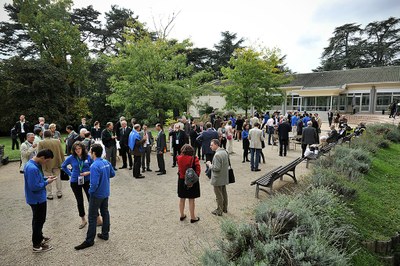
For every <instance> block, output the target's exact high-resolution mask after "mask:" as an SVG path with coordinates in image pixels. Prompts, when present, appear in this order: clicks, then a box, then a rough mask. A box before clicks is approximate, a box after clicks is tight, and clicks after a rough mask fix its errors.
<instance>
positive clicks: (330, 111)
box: [328, 109, 333, 128]
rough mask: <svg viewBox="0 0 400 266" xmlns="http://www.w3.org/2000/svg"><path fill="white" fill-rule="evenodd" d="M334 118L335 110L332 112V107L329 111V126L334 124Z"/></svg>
mask: <svg viewBox="0 0 400 266" xmlns="http://www.w3.org/2000/svg"><path fill="white" fill-rule="evenodd" d="M332 120H333V112H332V109H329V111H328V123H329V128H330V127H331V125H332Z"/></svg>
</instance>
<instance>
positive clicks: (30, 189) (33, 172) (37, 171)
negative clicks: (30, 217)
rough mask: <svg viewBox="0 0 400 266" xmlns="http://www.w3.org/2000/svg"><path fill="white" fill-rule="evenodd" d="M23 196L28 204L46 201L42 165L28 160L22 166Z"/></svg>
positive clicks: (45, 184) (45, 182)
mask: <svg viewBox="0 0 400 266" xmlns="http://www.w3.org/2000/svg"><path fill="white" fill-rule="evenodd" d="M24 179H25V198H26V203H28V204H39V203H43V202H45V201H46V186H47V184H48V182H47V180H45V179H44V174H43V171H42V166H41V165H40V164H39V163H37V162H35V161H34V160H29V161H28V162H27V163H26V165H25V167H24Z"/></svg>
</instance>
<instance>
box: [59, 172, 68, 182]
mask: <svg viewBox="0 0 400 266" xmlns="http://www.w3.org/2000/svg"><path fill="white" fill-rule="evenodd" d="M60 179H61V180H62V181H69V176H68V174H67V173H66V172H65V171H64V170H63V169H60Z"/></svg>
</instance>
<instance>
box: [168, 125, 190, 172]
mask: <svg viewBox="0 0 400 266" xmlns="http://www.w3.org/2000/svg"><path fill="white" fill-rule="evenodd" d="M171 136H172V148H173V151H171V154H172V156H173V158H172V159H173V164H172V167H175V166H176V157H177V156H178V155H179V154H181V148H182V146H183V145H184V144H186V143H187V138H186V134H185V131H183V130H182V129H181V128H180V127H179V124H178V123H176V124H175V125H174V131H173V132H171Z"/></svg>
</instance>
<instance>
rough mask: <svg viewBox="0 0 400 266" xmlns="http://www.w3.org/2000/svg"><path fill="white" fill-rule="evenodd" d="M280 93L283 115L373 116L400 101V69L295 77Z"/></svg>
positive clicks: (344, 71)
mask: <svg viewBox="0 0 400 266" xmlns="http://www.w3.org/2000/svg"><path fill="white" fill-rule="evenodd" d="M281 89H282V90H283V91H284V92H285V94H286V102H285V104H284V106H283V108H282V110H283V111H284V112H286V111H292V110H298V111H328V110H329V109H331V110H338V111H339V112H347V113H366V114H368V113H369V114H374V113H377V112H381V111H382V110H387V108H388V106H389V104H390V103H391V102H393V101H395V100H400V66H387V67H373V68H360V69H348V70H337V71H325V72H315V73H307V74H296V75H294V79H293V80H292V81H291V83H290V84H287V85H285V86H283V87H281Z"/></svg>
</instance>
